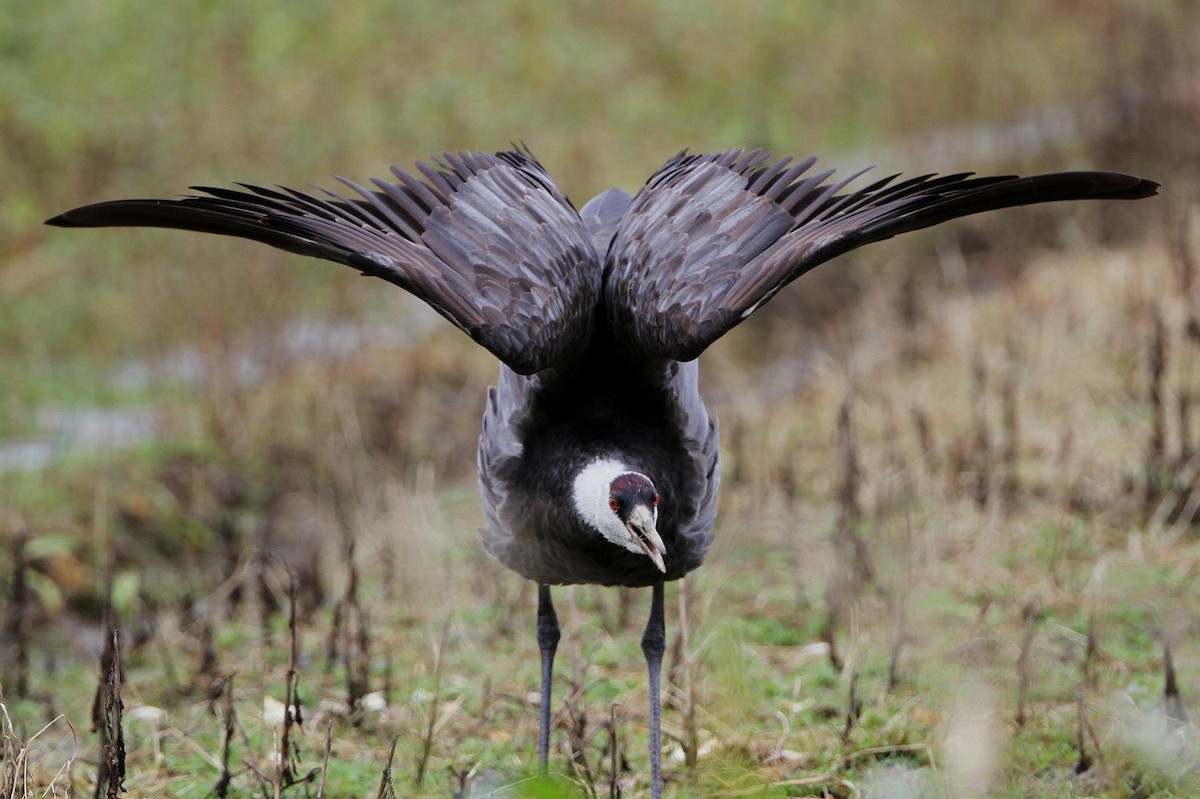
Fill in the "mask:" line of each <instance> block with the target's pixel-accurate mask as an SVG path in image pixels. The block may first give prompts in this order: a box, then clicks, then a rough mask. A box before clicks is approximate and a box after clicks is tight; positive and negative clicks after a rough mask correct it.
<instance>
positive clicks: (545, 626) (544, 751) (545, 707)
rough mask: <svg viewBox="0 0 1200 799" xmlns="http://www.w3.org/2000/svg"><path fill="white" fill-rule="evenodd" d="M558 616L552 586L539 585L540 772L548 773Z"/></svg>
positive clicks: (558, 634)
mask: <svg viewBox="0 0 1200 799" xmlns="http://www.w3.org/2000/svg"><path fill="white" fill-rule="evenodd" d="M560 637H561V633H560V632H559V630H558V616H557V615H556V614H555V613H554V603H552V602H551V601H550V586H548V585H538V617H537V639H538V649H539V650H541V653H542V717H541V725H540V726H539V727H538V770H539V771H541V772H542V773H543V774H545V773H546V762H547V760H548V759H549V757H550V683H551V681H552V678H553V676H554V651H555V650H556V649H558V639H559V638H560Z"/></svg>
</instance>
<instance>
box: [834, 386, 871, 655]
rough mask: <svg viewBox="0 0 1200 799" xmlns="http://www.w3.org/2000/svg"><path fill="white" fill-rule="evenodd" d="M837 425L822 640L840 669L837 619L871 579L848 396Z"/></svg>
mask: <svg viewBox="0 0 1200 799" xmlns="http://www.w3.org/2000/svg"><path fill="white" fill-rule="evenodd" d="M837 427H838V438H837V440H838V463H839V468H840V473H841V481H840V482H839V484H838V519H837V527H836V529H835V530H834V535H833V550H834V559H835V562H834V574H833V575H832V577H831V578H830V581H829V585H828V587H827V589H826V592H825V599H826V605H827V614H828V615H827V617H826V623H825V628H824V630H823V633H824V638H825V642H826V643H827V644H829V659H830V662H831V663H832V664H833V666H834V668H837V669H838V670H840V669H841V667H842V664H841V658H840V657H839V656H838V652H837V645H836V640H835V639H836V635H837V626H838V622H839V621H840V620H841V619H842V617H843V616H844V615H845V613H846V612H847V611H848V609H849V607H850V605H851V604H852V603H853V602H854V601H855V600H856V599H857V598H858V596H859V594H860V593H861V592H862V589H863V587H864V586H865V585H867V584H868V583H870V582H872V581H873V580H874V569H873V568H872V566H871V559H870V556H869V555H868V553H867V544H866V541H864V540H863V538H862V536H861V535H860V534H859V532H858V525H859V524H860V523H861V521H862V506H861V504H860V503H859V491H860V483H861V480H862V471H861V469H860V467H859V458H858V438H857V437H856V436H855V434H854V424H853V416H852V413H851V400H850V399H849V398H847V399H845V400H843V401H842V404H841V406H840V407H839V408H838V424H837Z"/></svg>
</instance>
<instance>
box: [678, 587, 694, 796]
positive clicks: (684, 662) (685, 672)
mask: <svg viewBox="0 0 1200 799" xmlns="http://www.w3.org/2000/svg"><path fill="white" fill-rule="evenodd" d="M680 586H681V588H680V591H679V622H678V626H679V642H680V647H679V648H680V652H681V655H682V658H681V660H680V669H679V677H680V680H679V683H677V684H678V685H680V687H681V689H682V693H683V740H682V741H681V745H682V747H683V762H684V765H685V766H686V767H687V770H688V772H689V773H692V774H694V772H695V770H696V763H697V762H698V760H699V753H700V730H699V727H698V725H697V723H696V668H697V667H696V662H697V658H696V653H695V652H693V651H692V645H691V637H692V632H691V626H692V617H691V613H690V609H691V606H692V604H693V599H694V596H693V593H694V591H695V587H694V585H693V582H692V581H691V580H689V579H687V578H686V577H685V578H684V579H683V580H680Z"/></svg>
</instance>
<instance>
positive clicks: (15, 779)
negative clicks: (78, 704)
mask: <svg viewBox="0 0 1200 799" xmlns="http://www.w3.org/2000/svg"><path fill="white" fill-rule="evenodd" d="M59 722H62V723H63V724H65V725H67V729H68V730H70V732H71V756H70V757H69V758H67V762H65V763H63V765H62V767H61V768H59V770H58V771H57V772H56V773H55V774H54V776H53V778H51V780H50V782H49V783H48V784H46V785H31V784H30V774H29V747H30V746H31V745H32V744H33V742H34V741H36V740H37V739H38V737H39V736H41V734H42V733H44V732H46V731H47V730H48V729H50V728H51V727H53V726H54V725H55V724H58V723H59ZM0 740H2V743H0V797H3V799H25V798H26V797H32V796H34V795H35V793H34V791H35V790H36V789H37V788H41V789H42V792H41V793H40V794H36V795H38V796H42V797H46V796H53V797H57V796H59V795H60V794H59V780H61V779H64V778H65V780H66V787H65V788H64V789H63V790H62V794H61V795H63V796H67V797H73V796H74V795H75V782H74V780H73V779H72V778H71V771H72V769H73V768H74V765H75V757H76V756H77V754H78V751H79V739H78V737H77V736H76V734H75V727H74V725H72V724H71V722H70V721H69V720H68V719H67V717H66V716H64V715H62V714H60V715H58V716H55V717H54V718H53V719H51V720H50V721H48V722H47V723H46V724H45V725H43V726H42V728H41V729H39V730H38V731H37V732H35V733H34V734H33V735H32V736H30V738H29V740H28V741H22V740H21V738H20V737H18V736H17V733H16V730H15V729H13V723H12V719H11V718H10V717H9V715H8V707H7V706H5V704H4V691H3V685H0Z"/></svg>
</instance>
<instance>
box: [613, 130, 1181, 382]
mask: <svg viewBox="0 0 1200 799" xmlns="http://www.w3.org/2000/svg"><path fill="white" fill-rule="evenodd" d="M772 157H773V156H772V155H771V154H769V153H764V152H762V151H760V150H754V151H752V152H748V153H747V152H743V151H741V150H731V151H728V152H723V153H715V154H711V155H687V154H686V153H680V154H679V155H677V156H675V157H674V158H673V159H671V160H670V161H668V162H667V164H666V165H665V166H663V167H662V169H660V170H659V171H658V172H657V173H655V174H654V176H653V177H651V178H650V180H649V181H647V183H646V185H645V186H644V187H643V188H642V190H641V191H640V192H639V193H638V195H637V196H636V197H635V198H634V199H633V202H632V203H631V204H630V206H629V208H628V210H627V211H626V213H625V216H624V218H623V219H622V220H621V223H620V225H619V227H618V229H617V234H616V237H615V238H614V240H613V242H612V245H611V247H610V249H609V251H608V257H607V260H606V263H605V284H604V301H605V304H606V306H607V313H608V318H609V322H610V324H611V327H612V330H613V332H614V335H616V337H617V340H618V343H619V345H620V346H621V347H622V349H624V350H625V351H626V352H627V353H629V354H630V355H632V356H636V357H651V358H654V357H661V358H672V359H675V360H690V359H692V358H695V357H697V356H698V355H700V353H701V352H703V351H704V350H705V348H707V347H708V345H710V344H712V343H713V342H714V341H716V340H717V339H718V338H720V337H721V336H722V335H724V334H725V333H726V332H728V331H729V330H730V329H731V328H733V327H734V326H735V325H737V324H738V323H740V322H741V321H742V320H743V319H745V318H746V317H747V316H749V315H750V314H751V313H753V312H754V310H755V309H757V308H758V307H759V306H760V305H762V304H763V303H764V302H766V301H767V300H769V299H770V298H771V297H773V296H774V295H775V293H776V292H778V291H779V290H780V289H781V288H783V287H784V286H786V285H787V284H788V283H790V282H791V281H793V280H795V279H796V278H798V277H799V276H800V275H802V274H804V273H805V272H807V271H808V270H810V269H812V268H813V267H815V266H817V265H818V264H821V263H823V262H825V261H827V260H829V259H830V258H833V257H835V256H837V255H841V254H842V253H844V252H847V251H849V250H852V249H854V248H855V247H860V246H862V245H863V244H868V243H870V242H873V241H880V240H882V239H886V238H890V237H892V236H895V235H896V234H898V233H905V232H907V231H910V230H917V229H920V228H924V227H929V226H931V225H936V224H938V223H939V222H945V221H946V220H948V219H953V218H955V217H959V216H966V215H968V214H975V213H979V212H981V211H990V210H993V209H996V208H1005V207H1008V206H1014V205H1028V204H1031V203H1042V202H1051V201H1054V200H1079V199H1121V200H1129V199H1137V198H1141V197H1148V196H1150V195H1153V194H1155V193H1156V189H1157V188H1158V184H1157V183H1154V182H1152V181H1149V180H1142V179H1141V178H1136V177H1131V176H1129V175H1120V174H1115V173H1111V172H1065V173H1061V174H1052V175H1037V176H1035V177H1013V176H1003V177H972V176H971V174H970V173H964V174H959V175H945V176H937V175H922V176H920V177H916V178H911V179H908V180H904V181H899V182H897V181H896V178H897V177H898V176H897V175H893V176H891V177H888V178H885V179H883V180H880V181H877V182H875V183H871V184H870V185H867V186H865V187H863V188H860V189H855V190H851V191H845V192H843V190H844V189H845V187H846V186H847V184H849V183H850V182H851V181H853V180H854V179H855V178H857V177H859V176H860V175H861V174H862V172H856V173H854V174H852V175H850V176H849V177H847V178H845V179H844V180H839V181H833V180H831V177H832V175H833V172H832V170H830V171H827V172H821V173H819V174H813V175H810V174H809V172H810V170H811V168H812V166H813V164H815V163H816V159H815V158H808V159H806V160H803V161H800V162H797V163H793V162H792V159H791V158H784V159H782V160H779V161H775V162H773V163H772V162H771V159H772ZM863 171H865V170H863Z"/></svg>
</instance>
